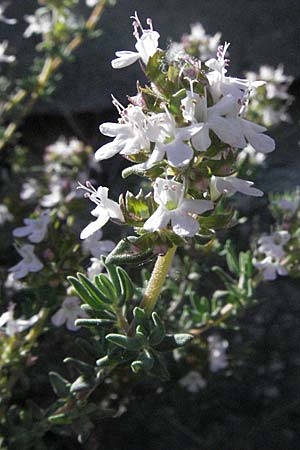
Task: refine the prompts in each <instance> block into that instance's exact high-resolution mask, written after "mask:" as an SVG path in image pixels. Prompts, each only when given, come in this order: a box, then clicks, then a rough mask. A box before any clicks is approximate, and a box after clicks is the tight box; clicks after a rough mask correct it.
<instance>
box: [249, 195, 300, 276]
mask: <svg viewBox="0 0 300 450" xmlns="http://www.w3.org/2000/svg"><path fill="white" fill-rule="evenodd" d="M270 210H271V213H272V215H273V217H274V219H275V230H276V231H274V232H273V233H272V234H271V235H266V236H262V237H260V238H259V239H258V248H257V251H256V253H257V255H256V260H255V265H256V267H257V268H258V270H259V271H261V273H262V275H263V279H265V280H274V279H275V278H276V277H277V274H278V275H291V276H295V277H297V276H299V268H300V256H299V255H300V232H299V218H300V194H299V191H298V190H296V191H295V192H290V193H285V194H283V195H278V194H277V195H273V196H272V197H271V203H270ZM261 257H263V259H261Z"/></svg>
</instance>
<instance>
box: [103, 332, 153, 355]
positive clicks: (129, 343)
mask: <svg viewBox="0 0 300 450" xmlns="http://www.w3.org/2000/svg"><path fill="white" fill-rule="evenodd" d="M105 338H106V339H107V340H108V341H109V342H112V343H113V344H115V345H118V346H119V347H122V348H124V349H126V350H129V351H136V350H140V349H141V348H142V347H143V344H144V339H143V338H142V336H134V337H128V336H124V335H122V334H114V333H111V334H108V335H107V336H105Z"/></svg>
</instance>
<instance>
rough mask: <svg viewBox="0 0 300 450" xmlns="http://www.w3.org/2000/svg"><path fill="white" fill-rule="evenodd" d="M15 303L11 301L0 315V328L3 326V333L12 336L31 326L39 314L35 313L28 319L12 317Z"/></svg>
mask: <svg viewBox="0 0 300 450" xmlns="http://www.w3.org/2000/svg"><path fill="white" fill-rule="evenodd" d="M14 308H15V305H14V304H13V303H11V304H10V305H9V307H8V309H7V311H6V312H4V313H3V314H2V315H1V316H0V329H2V328H4V326H5V328H4V331H5V333H6V334H7V335H8V336H14V335H15V334H17V333H21V332H22V331H24V330H26V329H27V328H29V327H32V325H34V324H35V323H36V322H37V321H38V320H39V318H40V314H35V315H34V316H32V317H31V318H30V319H24V318H23V317H20V318H19V319H14Z"/></svg>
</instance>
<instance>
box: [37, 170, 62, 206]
mask: <svg viewBox="0 0 300 450" xmlns="http://www.w3.org/2000/svg"><path fill="white" fill-rule="evenodd" d="M49 191H50V192H49V194H46V195H44V196H43V197H42V198H41V201H40V205H41V206H43V207H44V208H51V207H52V206H55V205H57V203H61V202H62V201H63V199H64V196H63V180H62V179H61V178H60V177H59V176H58V175H57V174H54V175H52V176H51V179H50V183H49Z"/></svg>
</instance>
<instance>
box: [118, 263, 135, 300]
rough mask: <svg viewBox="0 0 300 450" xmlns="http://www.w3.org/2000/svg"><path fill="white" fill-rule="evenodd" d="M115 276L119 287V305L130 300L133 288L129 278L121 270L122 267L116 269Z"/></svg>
mask: <svg viewBox="0 0 300 450" xmlns="http://www.w3.org/2000/svg"><path fill="white" fill-rule="evenodd" d="M117 274H118V278H119V282H120V286H121V299H122V302H121V304H122V303H123V302H127V301H129V300H132V297H133V294H134V286H133V282H132V280H131V278H130V276H129V275H128V273H127V272H126V271H125V270H124V269H122V267H118V268H117Z"/></svg>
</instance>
